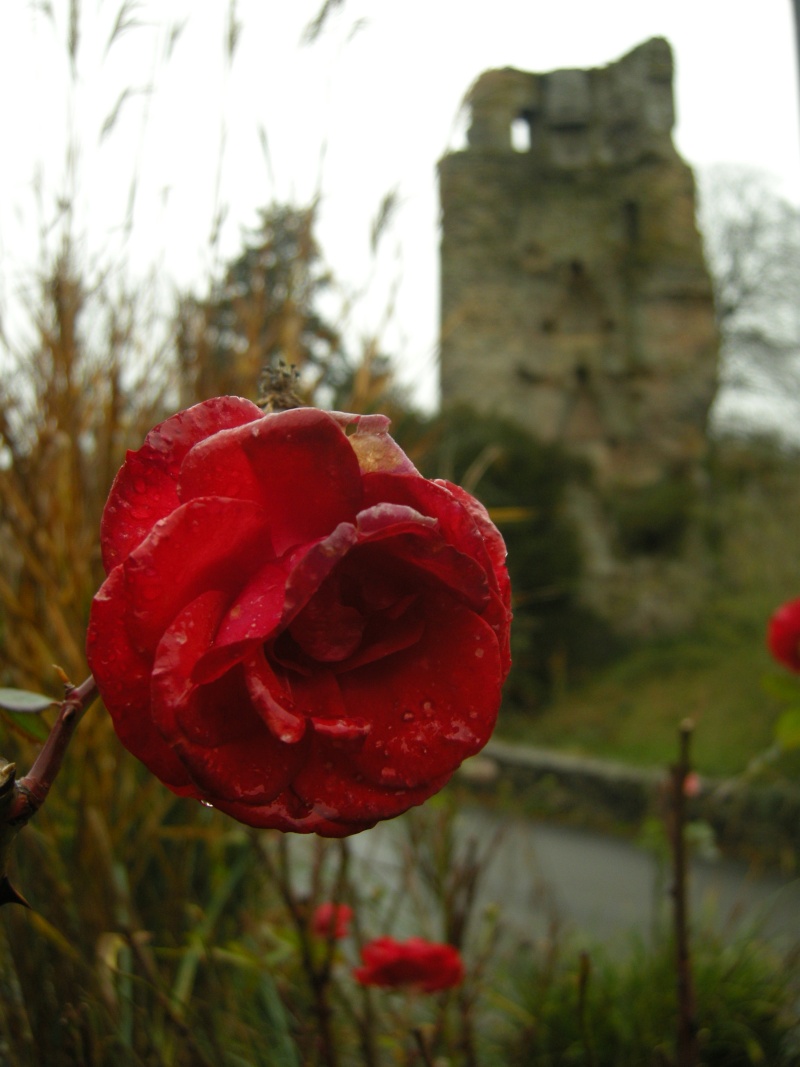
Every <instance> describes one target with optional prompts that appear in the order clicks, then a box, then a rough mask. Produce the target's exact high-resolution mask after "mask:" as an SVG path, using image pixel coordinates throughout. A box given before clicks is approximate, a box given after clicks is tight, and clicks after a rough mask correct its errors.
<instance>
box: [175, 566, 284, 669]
mask: <svg viewBox="0 0 800 1067" xmlns="http://www.w3.org/2000/svg"><path fill="white" fill-rule="evenodd" d="M285 586H286V571H285V568H284V567H283V566H282V565H281V564H279V563H274V562H272V561H271V560H270V562H269V563H266V564H265V565H264V566H263V567H262V568H261V569H260V570H258V571H256V573H255V574H254V575H253V576H252V577H251V578H249V579H248V581H247V585H246V586H245V587H244V589H243V590H242V592H241V593H240V594H239V596H238V597H237V598H236V599H235V600H234V602H233V604H231V606H230V608H229V610H228V611H227V613H226V614H225V615H224V616H223V619H222V621H221V622H220V625H219V629H218V631H217V634H216V637H215V638H214V645H213V647H212V648H210V649H209V650H208V652H207V653H206V654H205V655H203V656H201V657H200V658H199V659H198V661H197V664H196V666H195V669H194V679H195V681H197V682H210V681H212V680H213V679H214V678H218V677H219V676H220V675H221V674H224V673H225V671H227V670H229V669H230V668H231V667H232V666H233V665H234V664H235V663H239V662H241V661H242V660H244V659H245V658H246V657H247V656H248V655H250V653H251V652H252V651H253V649H254V648H256V647H258V646H260V645H262V644H263V643H264V642H265V641H266V640H267V639H268V638H269V637H270V636H271V635H272V634H273V632H274V630H275V629H276V627H277V626H278V623H279V622H280V620H281V617H282V614H283V608H284V602H285V598H286V588H285Z"/></svg>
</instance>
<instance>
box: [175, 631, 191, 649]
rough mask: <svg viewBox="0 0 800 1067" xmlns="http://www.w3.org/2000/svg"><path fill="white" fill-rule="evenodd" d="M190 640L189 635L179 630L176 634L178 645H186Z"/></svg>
mask: <svg viewBox="0 0 800 1067" xmlns="http://www.w3.org/2000/svg"><path fill="white" fill-rule="evenodd" d="M188 640H189V635H188V634H185V633H184V632H183V631H182V630H179V631H178V632H177V633H176V634H175V644H176V645H185V644H186V642H187V641H188Z"/></svg>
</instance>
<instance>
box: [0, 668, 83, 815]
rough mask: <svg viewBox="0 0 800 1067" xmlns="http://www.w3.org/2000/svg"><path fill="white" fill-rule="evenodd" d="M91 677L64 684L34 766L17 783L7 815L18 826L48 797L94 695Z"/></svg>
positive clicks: (34, 812)
mask: <svg viewBox="0 0 800 1067" xmlns="http://www.w3.org/2000/svg"><path fill="white" fill-rule="evenodd" d="M97 696H98V692H97V686H96V685H95V681H94V678H93V677H92V676H91V675H89V677H88V678H87V679H86V681H85V682H81V684H80V685H78V686H74V685H67V688H66V693H65V696H64V699H63V700H62V701H61V704H60V706H59V709H58V718H57V719H56V721H55V722H54V723H53V726H52V728H51V730H50V733H49V734H48V735H47V740H46V741H45V743H44V745H43V746H42V750H41V752H40V753H39V755H38V756H37V757H36V759H35V760H34V763H33V766H32V767H31V769H30V770H29V771H28V773H27V774H26V775H25V777H24V778H20V779H19V780H18V781H17V783H16V785H15V790H16V796H15V799H14V803H13V804H12V805H11V809H10V812H9V816H8V822H13V823H14V824H15V825H16V826H17V828H18V829H21V828H22V827H23V826H24V825H25V823H26V822H27V821H28V820H29V819H30V818H31V817H32V816H33V815H35V814H36V812H37V811H38V810H39V808H40V807H41V806H42V804H44V802H45V800H46V799H47V794H48V793H49V792H50V787H51V786H52V784H53V782H54V781H55V780H56V776H57V775H58V772H59V771H60V770H61V763H62V761H63V759H64V753H65V752H66V751H67V746H68V745H69V743H70V740H71V739H72V735H73V734H74V733H75V728H76V726H77V725H78V723H79V722H80V721H81V718H82V717H83V714H84V712H85V711H86V709H87V708H88V707H89V706H90V705H91V704H92V703H93V702H94V701H95V700H96V699H97Z"/></svg>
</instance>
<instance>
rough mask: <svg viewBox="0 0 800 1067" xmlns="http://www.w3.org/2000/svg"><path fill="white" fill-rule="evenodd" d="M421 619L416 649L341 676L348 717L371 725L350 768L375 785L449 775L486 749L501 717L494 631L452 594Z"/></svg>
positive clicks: (433, 602)
mask: <svg viewBox="0 0 800 1067" xmlns="http://www.w3.org/2000/svg"><path fill="white" fill-rule="evenodd" d="M423 616H424V618H425V621H426V629H425V633H424V634H423V636H422V637H421V638H420V640H419V642H418V643H417V644H416V645H414V646H413V647H412V648H410V649H407V650H404V651H400V652H398V653H397V654H396V655H394V656H391V657H390V658H387V659H385V660H381V661H380V662H379V663H373V664H369V665H367V666H365V667H362V668H359V669H356V670H353V671H349V672H347V673H346V674H341V675H339V676H338V680H339V686H340V688H341V691H342V698H343V700H344V704H345V706H346V707H347V709H348V712H349V714H350V715H362V714H363V715H364V716H365V717H366V718H367V719H368V720H369V722H370V723H371V724H372V729H371V731H370V735H369V737H368V738H367V739H366V742H365V744H364V746H363V747H362V748H361V749H360V750H359V752H358V753H356V754H354V755H353V756H352V761H353V763H354V765H355V766H357V768H358V769H359V770H360V771H361V772H362V773H363V774H364V775H365V777H366V778H367V779H368V780H369V781H371V782H373V783H375V784H378V785H384V786H386V785H396V786H398V787H417V786H421V785H422V784H423V783H424V782H425V781H426V780H427V779H429V778H433V777H436V776H439V775H442V774H445V775H448V776H449V775H450V774H452V773H453V771H454V770H455V769H456V768H457V767H458V766H459V765H460V764H461V763H462V762H463V760H465V759H466V758H467V757H468V756H471V755H473V754H474V753H475V752H477V751H479V749H481V748H482V747H483V745H484V744H485V743H486V741H487V740H488V739H489V736H490V735H491V732H492V729H493V728H494V724H495V721H496V718H497V711H498V708H499V706H500V691H501V686H502V681H503V670H502V665H501V662H500V653H499V649H498V644H497V637H496V635H495V634H494V632H493V630H492V629H491V628H490V627H489V625H488V624H487V623H486V622H485V620H484V619H482V618H480V617H479V616H478V615H476V614H475V613H474V612H472V611H470V610H469V609H468V608H467V607H466V606H465V605H463V604H462V603H460V602H459V601H458V600H456V599H455V598H454V597H451V596H448V595H447V594H437V595H436V596H431V597H430V598H429V599H428V600H427V602H426V603H425V605H424V609H423Z"/></svg>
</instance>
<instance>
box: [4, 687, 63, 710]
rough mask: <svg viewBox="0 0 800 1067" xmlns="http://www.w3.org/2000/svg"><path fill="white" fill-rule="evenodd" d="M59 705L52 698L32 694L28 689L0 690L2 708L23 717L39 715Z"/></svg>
mask: <svg viewBox="0 0 800 1067" xmlns="http://www.w3.org/2000/svg"><path fill="white" fill-rule="evenodd" d="M54 704H58V701H57V700H54V699H53V698H52V697H46V696H43V695H42V694H41V693H31V692H30V691H29V690H27V689H0V708H5V709H6V711H14V712H16V713H17V714H22V715H38V714H39V712H41V711H46V710H47V708H52V707H53V705H54Z"/></svg>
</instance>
